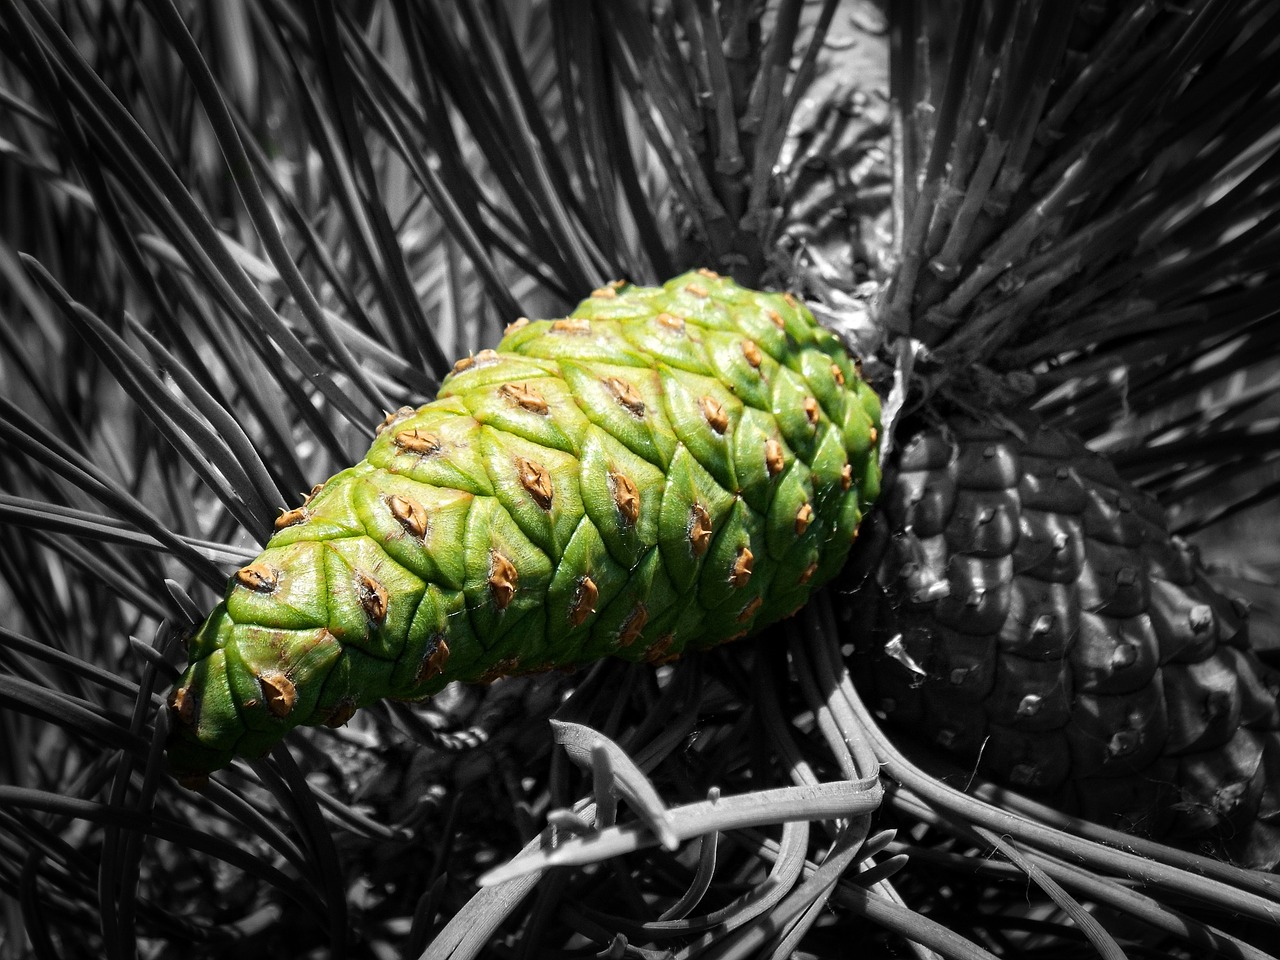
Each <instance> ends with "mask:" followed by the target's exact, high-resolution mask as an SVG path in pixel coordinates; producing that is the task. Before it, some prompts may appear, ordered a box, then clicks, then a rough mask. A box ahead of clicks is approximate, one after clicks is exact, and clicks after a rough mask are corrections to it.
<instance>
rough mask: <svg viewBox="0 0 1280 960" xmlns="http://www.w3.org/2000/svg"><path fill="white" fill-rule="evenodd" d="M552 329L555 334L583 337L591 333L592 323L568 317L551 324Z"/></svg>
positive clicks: (579, 318) (580, 318)
mask: <svg viewBox="0 0 1280 960" xmlns="http://www.w3.org/2000/svg"><path fill="white" fill-rule="evenodd" d="M551 329H552V331H553V332H555V333H568V334H574V335H581V334H584V333H590V332H591V321H590V320H586V319H584V318H582V317H568V318H566V319H564V320H557V321H555V322H554V323H553V324H551Z"/></svg>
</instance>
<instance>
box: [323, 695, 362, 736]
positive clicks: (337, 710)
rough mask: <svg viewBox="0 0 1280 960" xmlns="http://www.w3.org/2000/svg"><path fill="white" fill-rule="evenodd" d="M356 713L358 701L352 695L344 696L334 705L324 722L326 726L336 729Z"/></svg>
mask: <svg viewBox="0 0 1280 960" xmlns="http://www.w3.org/2000/svg"><path fill="white" fill-rule="evenodd" d="M355 715H356V702H355V701H354V700H352V699H351V698H350V697H343V698H342V699H341V700H339V701H338V702H337V703H335V704H334V705H333V709H332V710H330V711H329V715H328V716H327V717H325V718H324V720H323V723H324V725H325V726H326V727H334V728H335V729H336V728H338V727H340V726H342V725H343V724H345V723H346V722H347V721H348V720H350V719H351V718H352V717H354V716H355Z"/></svg>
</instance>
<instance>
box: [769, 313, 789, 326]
mask: <svg viewBox="0 0 1280 960" xmlns="http://www.w3.org/2000/svg"><path fill="white" fill-rule="evenodd" d="M769 319H770V320H772V321H773V325H774V326H775V327H777V328H778V329H779V330H785V329H786V327H787V324H786V322H785V321H784V320H783V319H782V314H780V313H779V312H778V311H777V310H770V311H769Z"/></svg>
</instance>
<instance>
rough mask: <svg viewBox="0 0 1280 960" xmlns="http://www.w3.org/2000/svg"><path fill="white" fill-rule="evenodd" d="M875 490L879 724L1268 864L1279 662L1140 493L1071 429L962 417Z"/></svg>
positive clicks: (1010, 776) (1127, 820) (1098, 808)
mask: <svg viewBox="0 0 1280 960" xmlns="http://www.w3.org/2000/svg"><path fill="white" fill-rule="evenodd" d="M881 505H882V509H883V515H882V516H880V517H877V521H876V524H875V528H876V530H875V535H874V536H872V535H868V536H867V537H866V538H865V540H866V541H867V548H868V549H869V550H872V551H874V550H877V549H883V550H884V552H883V554H882V559H881V560H880V561H879V568H878V585H879V589H878V591H877V592H879V593H880V596H879V600H878V605H877V604H876V602H875V599H874V598H870V597H867V596H866V595H865V594H866V593H868V592H869V591H870V590H871V589H872V588H871V586H870V585H868V587H866V588H864V590H863V591H862V594H863V595H861V596H859V597H857V598H855V603H858V602H862V603H863V604H864V611H863V615H866V616H868V617H869V618H870V619H871V620H872V622H873V624H874V625H873V627H872V629H871V630H870V636H871V639H872V642H871V644H870V646H871V648H872V650H873V654H872V656H871V660H870V663H869V666H870V670H869V671H864V673H863V676H864V677H866V675H867V673H870V675H871V679H872V682H873V683H874V686H875V691H874V697H873V698H872V700H871V702H872V704H873V705H874V706H877V707H878V709H879V710H880V711H881V712H882V713H883V714H884V715H885V716H886V717H887V719H888V720H889V721H890V722H891V723H894V724H897V725H902V726H905V727H907V728H910V729H911V730H912V731H914V732H915V733H916V734H917V735H918V736H919V737H921V738H922V739H924V740H926V741H927V742H928V743H930V744H932V745H935V746H938V747H942V748H944V749H945V750H946V751H949V752H950V753H951V754H953V755H954V756H955V757H956V758H958V759H960V760H961V761H962V762H963V763H964V764H965V766H966V768H967V769H973V766H974V764H975V762H976V764H977V769H978V771H979V772H980V773H982V774H983V775H985V776H987V777H990V778H991V779H993V780H996V781H997V782H1000V783H1003V784H1006V785H1008V786H1011V787H1013V788H1015V789H1017V790H1019V791H1021V792H1023V793H1026V794H1029V795H1031V796H1034V797H1037V798H1038V799H1041V800H1042V801H1046V802H1049V803H1051V804H1053V805H1056V806H1059V807H1061V808H1064V809H1066V810H1068V811H1069V812H1073V813H1077V814H1079V815H1081V816H1083V817H1085V818H1087V819H1090V820H1094V821H1096V822H1099V823H1103V824H1105V825H1108V826H1117V827H1120V828H1122V829H1125V830H1128V831H1130V832H1138V833H1142V834H1146V835H1149V836H1152V837H1155V838H1158V839H1163V840H1166V841H1172V842H1176V843H1179V844H1180V845H1184V846H1189V847H1190V848H1192V849H1196V850H1201V851H1206V852H1211V853H1213V854H1215V855H1218V856H1223V857H1227V858H1230V859H1232V860H1235V861H1237V862H1241V863H1244V864H1247V865H1250V866H1255V867H1263V868H1270V867H1273V866H1274V865H1275V863H1276V862H1277V860H1278V859H1280V842H1278V839H1280V829H1278V828H1280V734H1278V733H1277V728H1278V727H1280V710H1278V707H1277V695H1278V694H1280V678H1277V677H1276V675H1275V674H1274V673H1273V672H1272V671H1270V670H1269V669H1268V668H1267V667H1266V666H1265V665H1264V664H1262V663H1261V662H1260V661H1259V660H1258V658H1257V657H1256V656H1255V655H1254V653H1253V652H1252V651H1251V650H1250V648H1249V643H1248V636H1247V630H1246V628H1245V627H1246V621H1245V616H1244V614H1245V611H1244V610H1243V609H1240V608H1238V607H1237V605H1235V604H1233V602H1232V601H1230V600H1228V599H1227V598H1225V597H1224V596H1222V595H1221V594H1220V593H1218V592H1217V590H1215V588H1214V587H1213V586H1212V585H1211V584H1210V583H1209V582H1208V581H1207V580H1206V579H1205V576H1204V574H1203V572H1202V570H1201V568H1200V566H1199V563H1198V560H1197V557H1196V555H1195V553H1194V552H1193V550H1192V549H1191V548H1190V547H1188V546H1187V545H1186V544H1185V543H1183V542H1182V541H1180V540H1179V539H1177V538H1175V537H1172V536H1170V534H1169V533H1168V531H1167V528H1166V525H1165V520H1164V515H1163V512H1162V511H1161V509H1160V507H1159V506H1158V505H1157V504H1156V503H1155V502H1154V501H1152V500H1149V499H1147V498H1146V497H1145V496H1144V495H1143V494H1142V493H1140V492H1139V491H1137V490H1136V489H1135V488H1134V487H1132V486H1131V485H1129V484H1127V483H1125V482H1124V481H1123V480H1121V478H1120V477H1119V476H1118V475H1117V473H1116V471H1115V469H1114V468H1113V467H1112V466H1111V464H1110V463H1109V462H1108V461H1107V460H1105V459H1103V458H1102V457H1099V456H1097V455H1094V454H1092V453H1090V452H1089V451H1088V450H1087V449H1086V448H1085V447H1084V446H1083V445H1082V444H1081V443H1080V442H1079V441H1078V440H1077V439H1075V438H1073V437H1071V436H1069V435H1067V434H1064V433H1061V432H1056V431H1052V430H1048V429H1042V428H1039V427H1038V426H1037V425H1034V424H1032V425H1029V426H1028V429H1027V431H1026V434H1025V439H1024V438H1021V437H1019V436H1015V435H1014V434H1013V433H1010V432H1007V431H1004V430H1001V429H998V428H992V427H990V426H983V425H978V424H974V423H961V424H953V425H952V426H951V427H950V428H948V429H947V430H942V429H930V430H927V431H925V432H922V433H919V434H917V435H915V436H914V437H913V438H912V439H911V441H910V442H909V443H907V444H906V445H905V447H904V448H903V450H902V453H901V455H900V458H899V460H898V463H897V466H896V469H895V470H894V471H892V473H891V474H890V475H889V476H886V480H885V490H884V495H883V497H882V498H881ZM885 528H887V530H886V529H885ZM886 534H887V535H888V537H889V539H888V540H887V543H886V539H885V538H886ZM872 540H877V541H879V543H880V544H881V546H880V547H876V546H874V545H873V544H872V543H871V542H870V541H872ZM869 601H871V602H869Z"/></svg>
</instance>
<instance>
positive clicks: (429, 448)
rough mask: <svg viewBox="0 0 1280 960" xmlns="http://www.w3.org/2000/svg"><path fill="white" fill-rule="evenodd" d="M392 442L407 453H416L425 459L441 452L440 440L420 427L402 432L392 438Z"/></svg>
mask: <svg viewBox="0 0 1280 960" xmlns="http://www.w3.org/2000/svg"><path fill="white" fill-rule="evenodd" d="M391 442H392V443H394V444H395V445H396V446H397V447H399V448H400V449H401V450H403V451H405V452H406V453H416V454H418V455H419V456H423V457H429V456H431V455H432V454H435V453H439V452H440V438H439V437H437V436H436V435H435V434H434V433H428V432H427V431H425V430H423V429H421V428H419V427H411V428H410V429H408V430H401V431H400V432H399V433H397V434H396V435H395V436H394V437H392V438H391Z"/></svg>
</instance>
